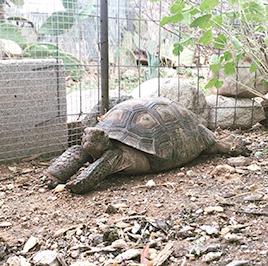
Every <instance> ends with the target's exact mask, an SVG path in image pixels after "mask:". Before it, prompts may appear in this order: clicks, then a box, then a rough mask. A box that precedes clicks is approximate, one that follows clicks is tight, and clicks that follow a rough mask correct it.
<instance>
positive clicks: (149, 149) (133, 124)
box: [97, 98, 215, 164]
mask: <svg viewBox="0 0 268 266" xmlns="http://www.w3.org/2000/svg"><path fill="white" fill-rule="evenodd" d="M97 127H99V128H102V129H103V130H105V131H106V133H107V134H108V135H109V137H110V138H111V139H115V140H117V141H120V142H122V143H124V144H126V145H129V146H131V147H133V148H136V149H138V150H141V151H144V152H146V153H148V154H151V155H153V157H154V158H159V159H164V160H165V161H166V162H165V163H167V161H169V162H170V164H178V162H181V163H185V162H187V161H189V160H192V159H193V158H195V157H197V156H198V155H199V154H200V153H201V152H202V151H203V150H205V149H206V148H208V146H210V145H212V144H213V143H214V142H215V138H214V135H212V134H211V133H209V132H207V131H206V129H205V128H203V127H202V125H200V123H199V121H198V119H197V117H196V116H195V115H194V114H193V113H191V112H190V111H188V110H187V109H185V108H183V107H182V106H180V105H179V104H177V103H176V102H173V101H170V100H167V99H163V98H153V99H151V100H148V99H146V100H142V99H137V100H129V101H125V102H122V103H120V104H118V105H116V106H115V107H114V108H113V109H111V110H110V111H109V112H108V113H107V114H106V115H104V117H103V119H102V120H101V121H100V122H99V123H98V124H97Z"/></svg>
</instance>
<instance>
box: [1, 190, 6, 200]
mask: <svg viewBox="0 0 268 266" xmlns="http://www.w3.org/2000/svg"><path fill="white" fill-rule="evenodd" d="M5 197H6V193H5V192H2V191H0V199H4V198H5Z"/></svg>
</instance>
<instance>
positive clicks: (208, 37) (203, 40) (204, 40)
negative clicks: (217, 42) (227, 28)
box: [198, 30, 213, 45]
mask: <svg viewBox="0 0 268 266" xmlns="http://www.w3.org/2000/svg"><path fill="white" fill-rule="evenodd" d="M212 38H213V36H212V31H211V30H208V31H205V32H204V33H203V34H202V35H201V37H200V38H199V40H198V42H199V43H200V44H203V45H207V44H210V43H211V42H212Z"/></svg>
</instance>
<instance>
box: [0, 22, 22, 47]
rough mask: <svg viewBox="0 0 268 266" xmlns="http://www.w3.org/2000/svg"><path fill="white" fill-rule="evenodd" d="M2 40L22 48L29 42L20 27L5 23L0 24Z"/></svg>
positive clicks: (0, 37)
mask: <svg viewBox="0 0 268 266" xmlns="http://www.w3.org/2000/svg"><path fill="white" fill-rule="evenodd" d="M0 39H6V40H11V41H13V42H16V43H17V44H19V45H21V46H22V45H23V44H25V43H26V42H27V41H26V39H25V38H24V37H23V35H22V32H21V28H20V27H17V26H15V25H12V24H9V23H5V22H0Z"/></svg>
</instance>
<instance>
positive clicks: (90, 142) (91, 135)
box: [82, 127, 111, 159]
mask: <svg viewBox="0 0 268 266" xmlns="http://www.w3.org/2000/svg"><path fill="white" fill-rule="evenodd" d="M110 146H111V142H110V139H109V137H108V135H107V134H106V133H105V132H104V131H103V130H102V129H99V128H95V127H87V128H85V130H84V133H83V136H82V147H83V150H85V151H86V152H88V153H89V154H90V155H91V156H92V157H93V158H94V159H98V158H100V157H101V156H102V154H103V153H104V152H105V151H107V150H108V149H109V148H110Z"/></svg>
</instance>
